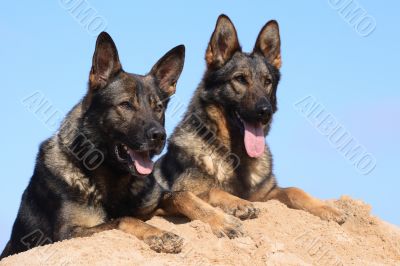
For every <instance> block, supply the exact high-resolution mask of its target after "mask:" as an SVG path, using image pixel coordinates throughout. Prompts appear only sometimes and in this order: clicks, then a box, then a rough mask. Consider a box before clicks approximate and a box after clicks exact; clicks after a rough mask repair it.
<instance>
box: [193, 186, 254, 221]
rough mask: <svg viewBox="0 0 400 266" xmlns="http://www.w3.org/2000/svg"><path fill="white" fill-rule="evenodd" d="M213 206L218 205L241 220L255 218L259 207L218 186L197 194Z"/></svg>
mask: <svg viewBox="0 0 400 266" xmlns="http://www.w3.org/2000/svg"><path fill="white" fill-rule="evenodd" d="M199 197H200V198H201V199H203V200H205V201H206V202H208V203H209V204H210V205H212V206H214V207H219V208H220V209H222V210H223V211H224V212H226V213H228V214H231V215H233V216H235V217H237V218H239V219H241V220H246V219H253V218H257V217H258V214H259V213H260V209H258V208H256V207H255V206H254V205H253V203H251V202H250V201H247V200H244V199H241V198H239V197H236V196H234V195H232V194H230V193H228V192H226V191H223V190H221V189H218V188H212V189H211V190H210V191H209V192H207V193H204V194H202V195H200V196H199Z"/></svg>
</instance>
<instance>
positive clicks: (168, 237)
mask: <svg viewBox="0 0 400 266" xmlns="http://www.w3.org/2000/svg"><path fill="white" fill-rule="evenodd" d="M144 242H145V243H146V244H147V245H149V247H150V248H151V249H152V250H154V251H156V252H163V253H179V252H181V250H182V245H183V239H182V238H181V237H179V236H178V235H175V234H173V233H171V232H162V233H161V234H160V235H150V236H148V237H146V238H145V239H144Z"/></svg>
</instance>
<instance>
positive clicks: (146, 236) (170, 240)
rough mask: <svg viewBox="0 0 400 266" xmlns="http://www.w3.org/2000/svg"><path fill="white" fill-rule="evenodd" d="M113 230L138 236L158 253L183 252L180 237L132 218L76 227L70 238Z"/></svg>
mask: <svg viewBox="0 0 400 266" xmlns="http://www.w3.org/2000/svg"><path fill="white" fill-rule="evenodd" d="M112 229H118V230H121V231H123V232H125V233H128V234H131V235H134V236H136V237H137V238H139V239H140V240H143V241H144V242H145V243H146V244H148V245H149V246H150V248H151V249H153V250H154V251H157V252H165V253H179V252H181V250H182V244H183V240H182V238H180V237H179V236H177V235H175V234H173V233H170V232H167V231H163V230H161V229H158V228H157V227H154V226H152V225H149V224H147V223H145V222H143V221H141V220H138V219H135V218H132V217H124V218H119V219H116V220H113V221H111V222H107V223H103V224H99V225H96V226H94V227H89V228H87V227H80V226H75V227H73V228H72V229H71V231H70V237H87V236H91V235H93V234H94V233H98V232H102V231H106V230H112Z"/></svg>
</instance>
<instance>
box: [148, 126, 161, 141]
mask: <svg viewBox="0 0 400 266" xmlns="http://www.w3.org/2000/svg"><path fill="white" fill-rule="evenodd" d="M147 137H148V139H149V141H150V142H152V143H154V144H157V143H162V142H164V141H165V139H166V134H165V130H164V129H163V128H159V127H152V128H150V129H149V131H148V132H147Z"/></svg>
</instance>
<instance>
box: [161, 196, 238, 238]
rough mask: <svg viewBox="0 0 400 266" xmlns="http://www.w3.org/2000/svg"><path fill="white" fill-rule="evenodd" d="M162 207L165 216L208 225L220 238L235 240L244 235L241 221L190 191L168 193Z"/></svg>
mask: <svg viewBox="0 0 400 266" xmlns="http://www.w3.org/2000/svg"><path fill="white" fill-rule="evenodd" d="M161 207H162V209H163V210H164V214H169V215H171V214H181V215H184V216H186V217H187V218H189V219H190V220H200V221H202V222H205V223H208V224H209V225H210V226H211V229H212V230H213V232H214V234H215V235H217V236H218V237H223V236H228V237H229V238H235V237H239V236H243V234H244V233H243V229H242V224H241V222H240V220H239V219H237V218H236V217H233V216H232V215H229V214H226V213H224V212H223V211H221V210H219V209H217V208H214V207H213V206H211V205H210V204H208V203H207V202H205V201H203V200H202V199H201V198H199V197H197V196H196V195H194V194H193V193H191V192H188V191H177V192H170V193H167V194H166V195H164V198H163V200H162V203H161Z"/></svg>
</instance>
